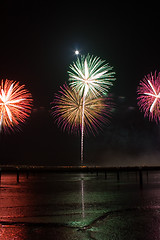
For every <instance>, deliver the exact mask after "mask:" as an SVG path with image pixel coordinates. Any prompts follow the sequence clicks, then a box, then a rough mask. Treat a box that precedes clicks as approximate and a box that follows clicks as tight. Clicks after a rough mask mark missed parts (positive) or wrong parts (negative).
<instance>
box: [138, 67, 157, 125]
mask: <svg viewBox="0 0 160 240" xmlns="http://www.w3.org/2000/svg"><path fill="white" fill-rule="evenodd" d="M137 93H138V98H137V99H138V106H139V108H140V110H141V111H143V112H144V116H145V117H146V116H148V117H149V119H150V120H155V121H156V122H158V121H160V73H158V74H156V72H155V73H154V75H152V73H151V74H148V75H147V76H145V77H144V78H143V80H142V81H140V84H139V86H138V89H137Z"/></svg>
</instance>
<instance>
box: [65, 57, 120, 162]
mask: <svg viewBox="0 0 160 240" xmlns="http://www.w3.org/2000/svg"><path fill="white" fill-rule="evenodd" d="M112 69H113V67H111V66H109V64H108V63H105V61H104V60H101V59H100V58H99V57H94V56H90V55H89V54H88V55H87V56H81V57H80V58H77V61H76V62H75V63H73V64H72V65H70V71H68V73H69V81H70V86H71V87H72V88H73V89H75V90H76V91H77V93H78V94H79V95H80V96H81V97H82V101H83V104H82V123H81V145H82V146H81V149H82V150H81V164H82V163H83V136H84V109H85V101H86V96H87V95H90V96H94V98H96V97H98V96H102V95H104V94H106V93H107V92H108V90H109V88H110V86H112V85H113V84H112V82H113V81H114V80H115V77H114V75H115V72H113V71H112Z"/></svg>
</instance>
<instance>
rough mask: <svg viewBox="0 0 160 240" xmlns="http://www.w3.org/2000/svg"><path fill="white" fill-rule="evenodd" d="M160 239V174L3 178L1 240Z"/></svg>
mask: <svg viewBox="0 0 160 240" xmlns="http://www.w3.org/2000/svg"><path fill="white" fill-rule="evenodd" d="M10 239H11V240H14V239H15V240H32V239H34V240H36V239H45V240H49V239H54V240H59V239H60V240H67V239H69V240H72V239H74V240H89V239H97V240H103V239H104V240H114V239H115V240H118V239H119V240H125V239H126V240H128V239H130V240H132V239H145V240H152V239H154V240H158V239H160V172H149V174H148V176H147V173H146V172H144V173H143V187H142V186H140V184H139V175H137V174H136V173H135V172H130V173H120V180H119V181H117V176H116V174H115V173H110V174H108V175H107V179H105V177H104V175H103V174H101V175H99V176H98V177H97V176H96V175H95V174H72V173H70V174H51V173H50V174H44V173H41V174H40V173H39V174H36V175H30V176H29V178H28V179H27V178H26V176H25V175H21V176H20V183H19V184H17V182H16V175H14V174H7V175H4V174H3V175H2V181H1V185H0V240H10Z"/></svg>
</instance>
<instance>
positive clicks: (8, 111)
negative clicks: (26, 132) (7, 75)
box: [0, 79, 33, 131]
mask: <svg viewBox="0 0 160 240" xmlns="http://www.w3.org/2000/svg"><path fill="white" fill-rule="evenodd" d="M32 101H33V100H32V96H31V94H30V93H29V92H28V91H27V90H26V89H25V86H24V85H19V82H16V81H12V80H7V79H6V80H5V81H3V80H2V81H1V85H0V131H2V129H4V131H6V130H12V131H14V130H15V129H19V128H20V125H21V123H24V122H25V120H26V119H27V118H28V117H29V115H30V112H31V105H32Z"/></svg>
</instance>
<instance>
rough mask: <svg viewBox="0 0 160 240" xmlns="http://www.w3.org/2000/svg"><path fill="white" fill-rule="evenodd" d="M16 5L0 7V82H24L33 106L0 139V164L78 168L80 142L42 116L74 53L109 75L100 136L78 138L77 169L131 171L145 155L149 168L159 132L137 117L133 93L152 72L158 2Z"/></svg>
mask: <svg viewBox="0 0 160 240" xmlns="http://www.w3.org/2000/svg"><path fill="white" fill-rule="evenodd" d="M24 2H25V3H24ZM24 2H23V1H21V3H19V2H18V3H15V1H1V3H0V30H1V37H0V79H5V78H8V79H13V80H16V81H19V82H20V83H21V84H25V86H26V88H27V89H28V90H29V91H30V92H31V93H32V96H33V99H34V106H33V111H32V114H31V117H30V119H29V120H28V121H27V123H26V125H25V126H23V128H22V131H21V132H18V133H17V132H15V133H11V134H9V135H1V158H0V159H1V164H29V165H30V164H33V165H70V164H74V165H79V164H80V138H79V137H78V136H76V135H75V136H74V135H69V134H67V133H63V132H62V131H61V129H59V128H58V127H57V126H56V124H55V123H54V120H53V118H52V117H51V115H50V108H51V105H50V102H52V100H53V98H54V94H55V93H56V92H57V91H58V90H59V87H60V86H61V85H63V84H64V83H65V82H68V74H67V70H68V66H69V64H71V63H72V62H73V61H75V60H76V56H75V54H74V51H75V50H76V49H78V50H79V51H80V53H81V54H87V53H90V54H91V55H92V54H93V55H95V56H99V57H101V58H102V59H105V60H106V61H107V62H109V63H110V65H111V66H114V71H115V72H116V82H115V83H114V86H113V87H112V88H111V89H110V92H111V93H112V95H113V98H114V101H115V105H116V110H115V111H114V113H113V116H112V120H111V123H110V125H109V126H106V127H104V131H102V132H100V133H99V135H97V136H96V137H94V136H92V135H91V134H90V135H89V136H87V137H86V138H85V150H84V151H85V152H84V154H85V164H94V165H101V164H103V165H106V164H112V161H115V162H116V161H117V164H119V165H123V164H124V162H126V161H127V164H129V165H130V164H133V165H134V164H136V165H138V164H139V161H141V160H140V157H141V156H147V155H149V156H152V157H151V158H150V160H149V161H150V164H152V162H153V164H154V163H155V159H154V156H156V157H157V155H158V154H159V151H160V131H159V126H158V125H156V124H155V123H151V122H149V121H148V119H144V118H143V114H142V113H140V112H139V110H138V107H137V100H136V98H137V95H136V89H137V85H138V83H139V81H140V80H141V79H142V78H143V77H144V75H147V74H148V73H150V72H154V71H155V70H157V71H158V72H159V71H160V34H159V23H160V15H159V11H158V9H159V5H158V3H157V5H154V4H152V3H150V2H148V3H145V5H144V3H143V4H142V5H141V4H138V5H137V4H133V3H131V2H129V3H128V5H126V3H125V4H119V5H117V3H116V1H115V2H114V1H113V2H112V3H108V4H106V3H107V2H105V5H104V6H103V5H102V3H101V4H100V5H98V2H92V5H91V4H90V5H86V4H84V3H83V2H80V1H78V2H71V4H70V5H69V4H66V5H63V2H60V3H59V5H58V3H55V2H54V1H53V4H52V5H51V4H49V3H47V1H43V2H41V1H33V2H32V5H30V4H29V3H27V1H24ZM156 157H155V158H156ZM143 159H146V157H144V158H143ZM159 159H160V158H159ZM147 161H148V160H147ZM149 161H148V162H149ZM159 161H160V160H159ZM159 161H157V164H159ZM148 162H147V163H146V164H148ZM144 163H145V160H144Z"/></svg>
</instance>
